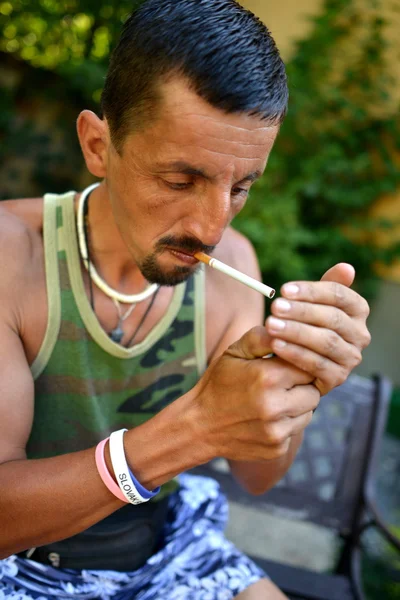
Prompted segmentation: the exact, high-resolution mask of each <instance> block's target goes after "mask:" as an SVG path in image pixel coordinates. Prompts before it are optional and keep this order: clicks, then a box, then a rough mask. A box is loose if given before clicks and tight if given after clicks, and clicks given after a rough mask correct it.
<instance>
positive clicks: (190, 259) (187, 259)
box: [167, 248, 199, 265]
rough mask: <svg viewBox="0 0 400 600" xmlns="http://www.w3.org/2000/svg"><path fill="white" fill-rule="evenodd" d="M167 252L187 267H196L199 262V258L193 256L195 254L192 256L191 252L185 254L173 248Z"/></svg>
mask: <svg viewBox="0 0 400 600" xmlns="http://www.w3.org/2000/svg"><path fill="white" fill-rule="evenodd" d="M167 250H168V252H170V253H171V254H172V256H174V257H175V258H177V259H178V260H180V261H182V262H184V263H185V264H187V265H195V264H196V263H198V262H199V261H198V260H197V258H195V257H194V256H193V254H194V253H193V254H190V253H189V252H183V251H182V250H174V249H173V248H167Z"/></svg>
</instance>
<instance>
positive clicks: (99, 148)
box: [76, 110, 108, 179]
mask: <svg viewBox="0 0 400 600" xmlns="http://www.w3.org/2000/svg"><path fill="white" fill-rule="evenodd" d="M76 127H77V131H78V137H79V142H80V145H81V148H82V152H83V156H84V158H85V162H86V166H87V168H88V170H89V171H90V173H91V174H92V175H94V176H95V177H99V178H100V179H102V178H104V177H106V174H107V146H108V127H107V123H106V121H105V120H102V119H100V118H99V117H98V116H97V115H95V113H94V112H92V111H91V110H84V111H82V112H81V113H80V115H79V117H78V120H77V123H76Z"/></svg>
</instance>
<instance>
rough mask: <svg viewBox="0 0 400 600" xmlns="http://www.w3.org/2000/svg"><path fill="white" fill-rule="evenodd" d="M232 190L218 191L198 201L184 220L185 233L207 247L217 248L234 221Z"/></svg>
mask: <svg viewBox="0 0 400 600" xmlns="http://www.w3.org/2000/svg"><path fill="white" fill-rule="evenodd" d="M232 216H233V215H232V203H231V190H230V188H229V190H221V189H216V190H213V191H210V192H207V193H205V194H204V195H203V196H201V197H200V198H198V199H197V202H196V206H195V207H193V210H192V211H191V213H190V215H188V216H187V217H186V219H185V220H184V223H183V226H184V229H185V233H186V234H188V235H190V236H194V237H196V238H197V239H198V240H200V241H201V242H202V243H203V244H204V245H205V246H216V245H217V244H218V243H219V242H220V240H221V237H222V234H223V233H224V231H225V229H226V228H227V227H228V225H229V223H230V222H231V220H232Z"/></svg>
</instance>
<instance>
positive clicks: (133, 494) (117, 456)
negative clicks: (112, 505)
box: [109, 429, 150, 504]
mask: <svg viewBox="0 0 400 600" xmlns="http://www.w3.org/2000/svg"><path fill="white" fill-rule="evenodd" d="M125 431H128V430H127V429H120V430H119V431H114V432H113V433H112V434H111V435H110V441H109V444H110V456H111V462H112V466H113V469H114V475H115V478H116V480H117V482H118V485H119V487H120V490H121V492H122V493H123V495H124V496H125V498H126V499H127V500H128V502H130V503H131V504H142V502H147V501H148V500H150V498H143V496H142V495H141V494H139V492H138V491H137V489H136V486H135V485H134V483H133V481H132V478H131V475H130V472H129V467H128V463H127V462H126V458H125V450H124V433H125Z"/></svg>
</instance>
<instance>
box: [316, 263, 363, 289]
mask: <svg viewBox="0 0 400 600" xmlns="http://www.w3.org/2000/svg"><path fill="white" fill-rule="evenodd" d="M355 276H356V272H355V269H354V267H353V266H352V265H349V264H348V263H339V264H337V265H335V266H334V267H332V268H331V269H329V270H328V271H327V272H326V273H325V274H324V275H323V276H322V277H321V281H336V282H337V283H341V284H342V285H345V286H347V287H350V286H351V284H352V283H353V282H354V278H355Z"/></svg>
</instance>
